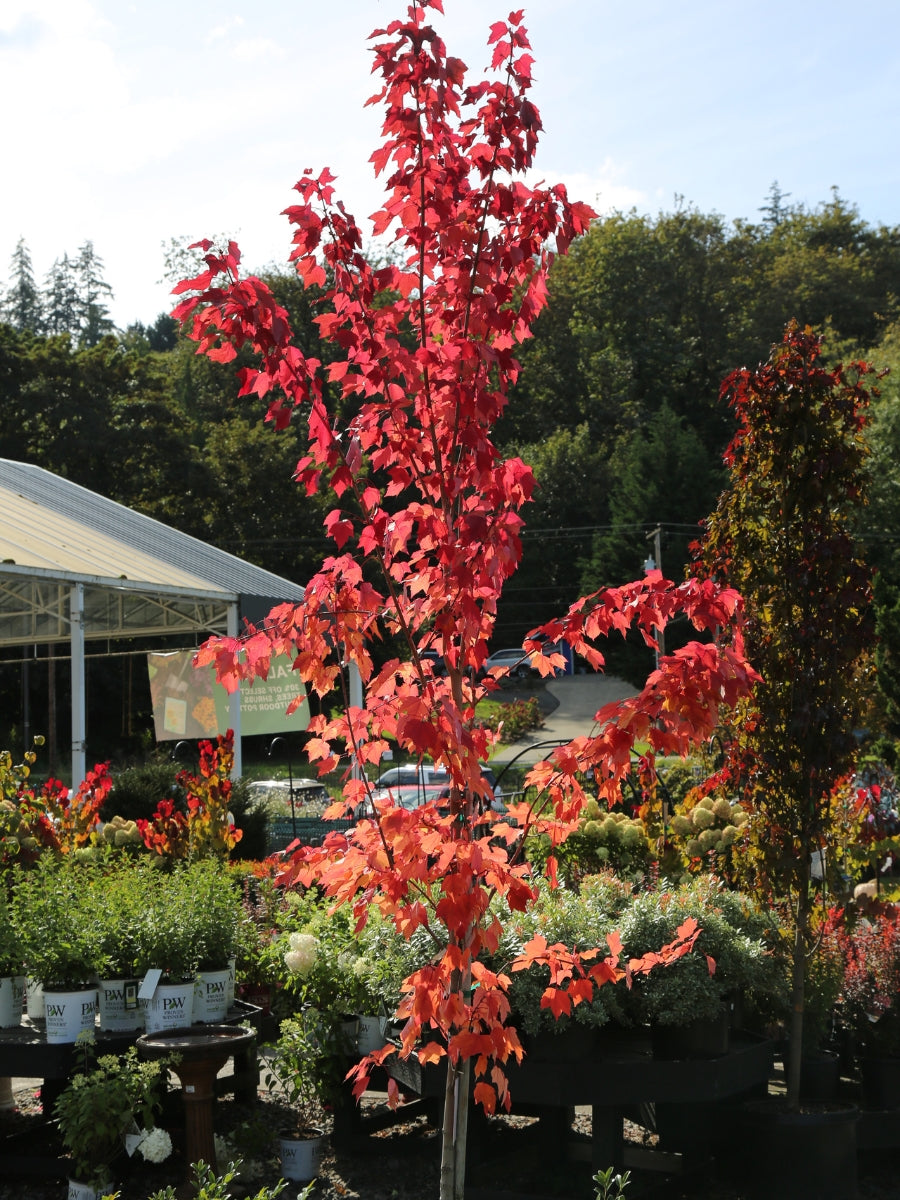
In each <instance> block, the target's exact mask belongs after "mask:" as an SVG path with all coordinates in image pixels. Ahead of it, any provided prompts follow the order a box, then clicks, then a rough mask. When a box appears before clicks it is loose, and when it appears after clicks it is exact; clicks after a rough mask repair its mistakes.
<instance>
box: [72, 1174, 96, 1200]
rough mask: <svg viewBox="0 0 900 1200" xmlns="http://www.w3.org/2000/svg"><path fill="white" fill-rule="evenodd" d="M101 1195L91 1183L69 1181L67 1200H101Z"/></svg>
mask: <svg viewBox="0 0 900 1200" xmlns="http://www.w3.org/2000/svg"><path fill="white" fill-rule="evenodd" d="M99 1196H100V1193H99V1191H98V1190H97V1189H96V1188H95V1187H93V1186H92V1185H91V1184H89V1183H79V1182H78V1181H77V1180H76V1179H70V1180H69V1191H68V1195H67V1197H66V1200H99Z"/></svg>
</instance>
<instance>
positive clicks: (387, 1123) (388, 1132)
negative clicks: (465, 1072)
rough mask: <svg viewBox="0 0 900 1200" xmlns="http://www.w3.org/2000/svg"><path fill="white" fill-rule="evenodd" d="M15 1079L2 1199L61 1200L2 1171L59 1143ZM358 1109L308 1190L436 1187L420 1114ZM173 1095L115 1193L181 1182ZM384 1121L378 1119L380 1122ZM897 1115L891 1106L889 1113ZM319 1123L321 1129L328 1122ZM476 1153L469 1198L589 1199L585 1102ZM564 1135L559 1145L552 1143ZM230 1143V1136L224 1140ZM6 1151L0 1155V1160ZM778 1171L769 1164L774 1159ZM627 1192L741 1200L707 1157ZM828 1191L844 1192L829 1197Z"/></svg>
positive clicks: (498, 1122)
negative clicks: (154, 1155) (357, 1119)
mask: <svg viewBox="0 0 900 1200" xmlns="http://www.w3.org/2000/svg"><path fill="white" fill-rule="evenodd" d="M22 1083H23V1081H16V1085H17V1086H16V1102H17V1107H16V1109H15V1110H5V1111H3V1112H0V1138H2V1139H3V1142H2V1144H3V1151H4V1155H3V1158H0V1163H3V1166H4V1170H3V1172H2V1176H0V1200H62V1198H63V1197H64V1196H65V1195H66V1186H65V1182H64V1180H63V1178H62V1177H60V1178H52V1177H49V1178H48V1177H44V1178H25V1177H23V1176H19V1177H14V1176H11V1175H10V1173H9V1159H8V1158H6V1156H7V1155H10V1154H15V1153H28V1154H33V1155H36V1156H38V1158H39V1159H41V1160H42V1162H43V1164H44V1166H45V1168H46V1165H47V1163H48V1162H49V1161H50V1160H51V1159H52V1158H54V1157H55V1156H56V1155H58V1154H60V1153H61V1148H60V1147H59V1144H58V1141H57V1138H56V1131H55V1128H54V1127H53V1125H52V1123H48V1122H47V1121H46V1119H45V1117H44V1114H43V1112H42V1110H41V1106H40V1100H39V1096H38V1094H37V1093H36V1092H35V1091H34V1090H33V1089H32V1088H31V1087H30V1086H29V1085H27V1084H26V1086H24V1087H23V1086H21V1085H22ZM286 1114H287V1110H285V1109H284V1108H283V1107H282V1106H280V1105H277V1104H274V1103H273V1102H272V1100H271V1098H270V1097H269V1096H268V1094H267V1093H266V1092H265V1091H261V1092H260V1096H259V1103H258V1104H257V1105H255V1106H253V1105H246V1104H240V1105H239V1104H237V1103H235V1101H234V1100H233V1099H230V1098H227V1097H226V1098H222V1099H220V1100H219V1101H218V1102H217V1106H216V1114H215V1128H216V1131H217V1133H221V1134H223V1135H226V1137H228V1138H229V1139H235V1140H237V1141H240V1140H241V1134H240V1130H241V1129H243V1140H244V1146H245V1154H246V1147H247V1146H248V1145H249V1146H250V1147H251V1151H252V1144H253V1142H254V1140H256V1141H259V1139H260V1136H262V1137H265V1136H266V1135H267V1134H268V1132H269V1131H273V1130H277V1129H278V1128H279V1127H281V1126H282V1125H283V1123H284V1120H285V1116H286ZM363 1115H364V1117H365V1119H366V1121H367V1122H368V1123H369V1125H371V1126H372V1128H370V1129H368V1131H366V1132H364V1133H359V1134H357V1135H355V1136H354V1137H352V1138H350V1139H349V1140H345V1141H344V1142H342V1143H341V1144H340V1145H339V1146H338V1147H337V1148H336V1149H335V1148H334V1146H333V1145H332V1144H331V1140H329V1144H328V1149H327V1151H326V1155H325V1158H324V1160H323V1164H322V1170H321V1174H320V1176H319V1179H318V1181H317V1182H316V1185H315V1188H314V1190H313V1200H431V1198H434V1197H436V1196H437V1194H438V1166H439V1158H440V1135H439V1131H438V1129H437V1128H436V1127H435V1126H434V1125H433V1124H431V1123H430V1122H429V1120H428V1118H427V1116H425V1115H423V1114H419V1115H416V1114H415V1113H414V1111H413V1110H412V1109H411V1110H410V1111H409V1114H408V1116H407V1117H406V1119H404V1120H400V1121H397V1120H394V1119H393V1118H392V1117H391V1115H390V1114H389V1113H388V1111H387V1108H386V1105H385V1103H384V1098H383V1097H382V1096H381V1095H379V1094H378V1093H371V1094H369V1095H368V1096H367V1097H366V1099H365V1101H364V1108H363ZM181 1120H182V1116H181V1101H180V1097H179V1096H178V1094H177V1092H174V1091H173V1092H172V1093H170V1097H169V1105H168V1107H167V1110H166V1112H164V1114H163V1117H162V1119H161V1122H160V1123H161V1124H163V1125H164V1126H165V1127H166V1128H168V1129H169V1131H170V1132H171V1133H172V1135H173V1142H174V1146H175V1149H174V1153H173V1155H172V1157H171V1158H170V1159H169V1160H168V1161H167V1162H166V1163H163V1164H160V1165H159V1166H150V1165H148V1164H145V1163H143V1162H141V1163H140V1165H138V1164H137V1163H128V1162H127V1160H125V1163H124V1170H123V1171H122V1172H120V1175H119V1182H118V1186H119V1188H120V1193H121V1200H148V1197H150V1196H151V1195H152V1194H153V1193H154V1192H155V1191H157V1190H158V1189H161V1188H163V1187H165V1186H166V1185H169V1184H171V1185H172V1186H173V1187H176V1188H178V1189H179V1190H180V1185H182V1184H183V1182H184V1170H185V1168H184V1160H183V1139H182V1136H181V1127H180V1123H181ZM380 1123H381V1124H383V1126H384V1127H382V1128H378V1125H379V1124H380ZM898 1123H900V1112H898ZM330 1131H331V1130H330V1123H329V1132H330ZM481 1133H482V1138H483V1148H484V1149H483V1153H482V1155H481V1161H480V1162H479V1163H478V1165H477V1166H471V1167H470V1169H469V1175H468V1184H469V1188H470V1191H471V1194H472V1196H473V1200H489V1198H490V1200H527V1198H528V1197H529V1196H531V1197H540V1200H547V1198H549V1197H560V1198H565V1200H593V1198H594V1195H595V1192H594V1189H593V1186H592V1185H591V1181H590V1177H591V1168H590V1166H589V1154H590V1113H589V1110H583V1109H579V1110H577V1111H576V1113H575V1114H574V1118H573V1119H572V1121H571V1123H570V1124H569V1127H568V1129H567V1130H566V1131H565V1132H563V1131H562V1130H561V1129H559V1128H554V1129H550V1130H547V1129H545V1128H544V1127H543V1126H542V1125H541V1124H540V1123H539V1122H538V1121H537V1120H536V1119H534V1118H528V1117H504V1118H495V1119H491V1120H489V1121H487V1122H486V1123H485V1127H484V1129H483V1130H482V1131H481ZM562 1138H564V1139H565V1153H562V1151H563V1146H562V1145H561V1140H562ZM626 1140H627V1154H628V1156H629V1157H630V1158H632V1159H633V1160H636V1159H637V1158H639V1157H640V1156H641V1155H642V1154H643V1155H646V1154H647V1153H648V1152H652V1151H653V1150H654V1147H655V1143H656V1137H655V1135H653V1134H651V1133H649V1132H648V1131H647V1130H646V1129H644V1128H643V1127H642V1126H639V1125H636V1124H632V1123H630V1122H626ZM232 1145H233V1141H232ZM4 1158H6V1162H4V1161H3V1159H4ZM247 1161H248V1163H249V1169H248V1171H247V1176H246V1178H242V1179H238V1180H237V1181H235V1183H234V1184H233V1185H232V1187H231V1189H230V1191H231V1195H232V1196H233V1197H234V1200H242V1198H243V1197H252V1196H254V1195H255V1194H256V1192H257V1190H258V1188H259V1187H260V1186H261V1185H262V1184H269V1185H273V1184H275V1183H276V1182H277V1180H278V1178H279V1171H278V1165H277V1160H276V1159H274V1158H271V1157H270V1158H268V1159H267V1158H261V1159H255V1160H254V1159H252V1157H251V1155H249V1154H248V1155H247ZM898 1166H900V1160H898V1158H897V1157H896V1156H895V1155H893V1154H890V1153H882V1154H880V1155H872V1154H867V1155H866V1156H865V1161H862V1159H861V1161H860V1192H859V1200H896V1198H897V1197H898V1196H900V1174H898ZM772 1167H773V1170H777V1164H775V1163H773V1164H772ZM632 1175H633V1179H632V1184H631V1186H630V1187H629V1189H628V1192H627V1196H628V1200H641V1198H642V1197H653V1198H658V1200H744V1197H743V1194H742V1192H741V1190H740V1188H739V1186H737V1185H734V1184H729V1183H727V1182H725V1181H723V1180H722V1179H721V1178H718V1177H717V1174H716V1171H715V1169H714V1167H711V1166H709V1165H707V1166H706V1167H705V1168H703V1169H702V1170H699V1171H696V1172H695V1173H693V1174H691V1175H689V1176H678V1175H665V1174H663V1173H661V1172H659V1171H654V1172H648V1171H640V1170H633V1172H632ZM298 1191H299V1186H298V1185H296V1184H294V1185H289V1186H288V1188H286V1189H285V1191H284V1193H283V1195H284V1197H285V1200H288V1198H289V1200H293V1198H294V1197H295V1196H296V1194H297V1192H298ZM833 1200H848V1198H846V1197H838V1196H835V1197H834V1198H833Z"/></svg>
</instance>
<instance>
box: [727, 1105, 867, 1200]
mask: <svg viewBox="0 0 900 1200" xmlns="http://www.w3.org/2000/svg"><path fill="white" fill-rule="evenodd" d="M858 1119H859V1109H858V1108H856V1106H855V1105H852V1104H813V1103H807V1104H805V1105H802V1106H801V1110H800V1111H799V1112H791V1111H790V1110H788V1109H787V1108H786V1107H785V1105H784V1102H783V1101H782V1100H780V1099H777V1098H773V1097H769V1098H768V1099H767V1100H751V1101H748V1102H746V1103H745V1104H743V1105H742V1106H741V1110H740V1131H741V1142H742V1145H743V1147H744V1150H745V1156H744V1158H743V1166H744V1169H745V1172H746V1176H745V1178H746V1183H747V1185H748V1192H747V1195H748V1198H749V1200H858V1195H859V1192H858V1185H857V1169H856V1122H857V1121H858Z"/></svg>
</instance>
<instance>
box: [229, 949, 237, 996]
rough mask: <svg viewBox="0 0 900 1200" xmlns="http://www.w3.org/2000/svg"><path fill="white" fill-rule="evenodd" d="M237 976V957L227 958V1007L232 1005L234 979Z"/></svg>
mask: <svg viewBox="0 0 900 1200" xmlns="http://www.w3.org/2000/svg"><path fill="white" fill-rule="evenodd" d="M236 978H237V959H236V958H229V960H228V1007H229V1008H233V1007H234V996H235V980H236Z"/></svg>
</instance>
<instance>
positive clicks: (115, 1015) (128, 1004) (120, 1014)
mask: <svg viewBox="0 0 900 1200" xmlns="http://www.w3.org/2000/svg"><path fill="white" fill-rule="evenodd" d="M139 987H140V981H139V980H137V979H101V980H100V986H99V992H100V1028H101V1029H104V1030H106V1031H108V1032H109V1033H130V1032H131V1031H132V1030H135V1029H143V1028H144V1010H143V1008H142V1007H141V1005H140V1004H139V1003H138V998H137V994H138V988H139Z"/></svg>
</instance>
